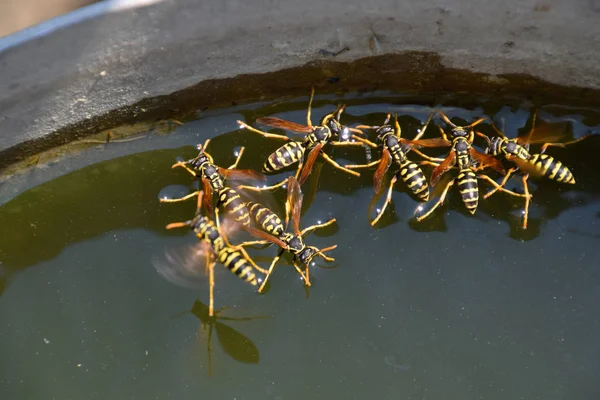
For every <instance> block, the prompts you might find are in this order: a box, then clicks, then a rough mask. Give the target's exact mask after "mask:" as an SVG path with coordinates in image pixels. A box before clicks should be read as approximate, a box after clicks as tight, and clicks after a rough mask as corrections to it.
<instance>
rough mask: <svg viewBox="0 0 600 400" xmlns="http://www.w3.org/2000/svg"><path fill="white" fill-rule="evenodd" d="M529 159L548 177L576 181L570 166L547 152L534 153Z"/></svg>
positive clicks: (565, 181)
mask: <svg viewBox="0 0 600 400" xmlns="http://www.w3.org/2000/svg"><path fill="white" fill-rule="evenodd" d="M528 161H529V162H530V163H531V164H532V165H533V166H534V167H535V169H536V170H537V171H539V172H540V174H542V175H543V176H545V177H546V178H550V179H553V180H555V181H557V182H564V183H570V184H574V183H575V177H573V174H572V173H571V171H569V168H567V167H566V166H565V165H564V164H563V163H561V162H560V161H558V160H556V159H554V158H553V157H551V156H549V155H547V154H533V155H532V156H531V158H530V159H529V160H528Z"/></svg>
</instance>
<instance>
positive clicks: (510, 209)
mask: <svg viewBox="0 0 600 400" xmlns="http://www.w3.org/2000/svg"><path fill="white" fill-rule="evenodd" d="M342 101H344V102H346V103H347V104H349V106H348V108H347V111H346V113H345V114H344V116H343V122H345V123H348V124H355V123H358V122H361V123H367V124H378V123H381V121H382V120H383V118H384V113H385V112H399V113H400V114H402V115H404V117H402V118H401V123H402V128H403V134H404V135H405V136H406V137H408V138H411V137H412V136H414V134H415V133H416V129H418V128H420V126H421V125H422V124H423V123H424V122H425V120H426V118H427V116H428V113H429V110H430V108H429V107H425V106H423V105H422V104H430V105H431V104H432V103H430V100H428V99H426V98H412V97H407V96H398V95H393V94H387V93H383V94H374V95H369V96H361V95H350V94H349V95H346V97H344V98H336V97H331V96H318V97H317V100H316V102H315V109H314V118H315V119H316V118H318V117H320V116H321V115H323V114H325V113H327V112H330V111H331V110H333V108H334V107H335V104H337V103H338V102H342ZM306 102H307V99H306V98H301V99H292V100H285V101H281V102H277V103H273V104H267V103H265V104H256V105H252V106H245V107H238V108H232V109H227V110H218V111H214V112H211V113H204V114H200V115H199V118H198V119H197V120H195V121H193V122H189V123H186V124H185V125H184V126H181V127H179V128H177V129H176V130H175V131H174V132H172V133H171V134H170V135H156V134H148V135H145V136H144V137H143V138H142V139H140V140H137V141H134V142H127V143H109V144H108V145H106V146H97V147H94V148H92V149H89V150H86V151H84V152H81V153H79V154H74V155H71V156H69V157H67V158H66V159H63V160H61V161H60V162H56V163H52V164H48V165H38V166H37V167H36V168H34V169H32V170H30V171H28V172H26V173H24V174H20V175H17V176H15V177H13V178H12V179H9V180H8V181H5V182H4V183H3V186H2V191H1V193H0V195H1V196H2V197H1V201H2V202H3V203H4V204H3V205H2V206H1V207H0V221H2V225H3V229H2V233H0V261H1V262H2V264H1V265H0V276H1V277H2V279H1V280H0V282H1V283H0V290H2V292H1V293H2V295H1V296H0V315H1V316H2V317H1V318H0V354H2V363H1V364H0V396H1V397H2V398H6V399H49V398H56V399H82V398H85V399H106V398H111V399H134V398H138V399H150V398H152V399H170V398H173V399H188V398H189V399H191V398H199V397H202V398H209V399H255V398H256V399H299V398H367V397H369V398H379V399H398V398H402V399H419V400H421V399H440V398H444V399H508V398H510V399H544V400H551V399H565V398H577V399H596V398H598V396H599V395H600V387H599V386H598V384H597V379H596V377H597V375H598V373H600V363H599V362H598V359H599V358H600V342H599V341H598V340H597V338H598V337H600V317H598V315H600V313H599V311H600V269H599V268H598V255H597V252H596V250H594V249H595V246H597V245H598V237H599V236H598V235H599V234H600V224H599V223H598V221H599V219H598V218H599V216H600V213H599V211H600V207H599V204H598V203H599V200H600V195H599V194H600V184H599V182H600V181H599V180H598V178H597V175H596V174H597V171H600V160H599V159H598V157H597V156H596V154H597V151H598V150H599V149H600V141H598V140H597V138H592V139H589V141H587V142H581V143H579V144H576V145H574V146H572V147H571V148H569V149H555V150H551V151H549V152H550V153H551V154H553V155H555V156H556V157H557V158H558V159H560V160H561V161H563V162H565V164H567V165H568V166H569V167H570V168H571V170H572V171H573V172H574V174H575V177H576V179H577V185H575V186H574V187H565V186H564V185H563V186H561V185H560V184H554V183H552V182H547V181H544V182H543V184H540V185H539V186H535V185H532V188H533V190H534V198H533V205H532V209H531V220H530V227H529V229H528V230H527V231H523V230H522V229H520V227H519V226H520V218H519V212H520V210H521V208H522V203H521V202H519V201H514V200H513V199H511V198H509V197H506V196H504V195H498V196H493V197H492V198H491V199H490V200H489V201H481V203H480V207H479V209H478V211H477V213H476V214H475V216H474V217H471V216H468V213H467V212H466V211H465V210H464V207H463V206H462V204H461V202H460V199H459V198H458V196H457V193H456V191H455V190H453V191H452V192H451V194H450V202H449V205H446V206H444V207H443V208H442V209H440V210H439V211H440V212H439V213H437V214H436V215H435V216H434V217H432V218H431V219H430V220H427V221H424V222H422V223H415V222H414V221H411V217H412V212H413V210H414V208H415V207H416V205H417V204H416V203H415V202H414V201H413V200H412V199H411V198H410V197H409V196H408V195H407V194H406V192H405V189H404V188H403V185H402V184H401V183H399V184H397V185H396V187H397V190H395V191H394V196H393V199H394V203H393V205H392V207H391V210H393V211H392V212H390V213H388V214H387V215H386V217H385V218H384V220H383V221H382V223H381V225H379V226H378V228H376V229H373V228H370V227H369V224H368V221H367V218H366V217H367V216H366V208H367V204H368V203H369V201H370V199H371V196H372V173H371V172H364V173H363V176H361V177H360V178H354V177H351V176H346V175H345V174H343V173H340V172H338V171H334V170H333V168H330V167H329V166H328V165H325V166H323V168H322V169H321V176H320V179H319V182H318V185H319V187H318V191H316V194H315V195H314V199H313V201H312V204H311V205H312V206H311V207H309V208H308V209H307V210H306V212H305V214H304V216H303V219H302V224H303V226H306V225H309V224H312V223H315V222H316V221H317V220H326V219H328V218H329V217H331V216H335V217H336V218H337V220H338V228H337V231H336V230H335V229H334V230H328V231H326V232H324V233H323V234H313V235H311V236H310V237H309V239H308V240H307V241H308V242H309V243H310V244H314V245H316V246H320V247H326V246H329V245H331V244H334V243H337V244H338V245H339V247H338V249H337V250H336V251H335V252H334V254H333V255H334V256H335V257H336V261H337V262H336V266H337V268H334V269H323V268H315V269H313V270H312V272H311V275H312V278H313V287H312V288H311V289H310V291H309V292H308V298H307V292H306V291H305V290H304V289H303V286H302V284H301V282H300V281H299V277H298V275H296V273H295V272H294V270H293V269H292V268H291V267H289V266H282V267H280V268H278V269H277V270H276V272H275V274H274V275H273V277H272V278H271V279H272V285H271V287H270V290H269V291H268V293H267V294H265V295H256V294H255V293H253V291H252V289H251V288H249V287H247V286H246V285H245V284H244V283H243V282H240V281H239V280H237V279H236V278H235V277H233V276H231V274H229V273H228V272H226V271H223V272H221V273H218V274H217V278H216V279H217V286H216V303H217V304H216V307H217V308H219V307H222V306H229V307H230V308H229V309H227V310H225V311H223V313H222V315H223V316H226V317H235V318H255V319H251V320H244V321H232V320H219V321H218V325H215V326H214V329H213V332H212V342H211V343H212V371H211V372H212V376H210V377H209V376H208V372H209V371H208V354H207V341H206V339H207V335H208V329H206V330H203V329H201V325H202V324H201V319H200V318H199V317H198V316H200V317H202V318H204V320H205V322H210V321H207V319H206V315H203V314H202V312H203V310H204V309H203V304H206V303H207V301H208V299H207V291H206V290H201V291H195V290H189V289H183V288H180V287H178V286H175V285H172V284H171V283H169V282H167V281H166V280H164V279H163V278H161V277H160V276H159V275H158V274H157V273H156V272H155V271H154V269H153V267H152V265H151V263H150V259H151V258H152V257H153V256H155V255H157V254H160V253H161V252H162V251H163V250H164V249H165V248H166V247H168V246H179V245H184V244H188V243H193V241H194V240H195V239H194V238H193V237H192V236H191V234H190V233H189V232H188V231H186V230H182V231H166V230H164V226H165V225H166V224H167V223H168V222H172V221H183V220H186V219H188V218H189V217H190V216H191V215H192V214H193V209H194V204H193V202H188V203H185V204H159V202H158V198H159V196H161V195H162V194H164V193H170V194H173V195H175V194H183V193H187V192H189V191H190V190H192V189H193V188H194V183H193V181H192V179H190V177H189V175H188V174H187V173H185V171H183V170H171V169H170V165H171V164H172V163H173V162H175V160H177V159H178V158H179V159H187V158H190V157H192V156H193V155H195V150H194V147H193V145H195V144H196V143H200V142H203V141H204V140H205V139H206V138H207V137H213V136H215V135H217V134H222V135H219V136H218V137H216V138H215V139H214V140H213V142H212V143H211V148H209V150H210V153H211V154H212V155H213V157H214V158H215V160H216V162H217V163H218V164H220V165H224V166H228V165H229V164H231V163H232V162H233V160H234V155H233V149H234V148H237V147H239V146H242V145H244V146H246V147H247V153H246V156H245V157H244V159H243V161H242V163H241V164H240V167H241V168H256V169H259V168H260V166H261V165H262V162H263V161H264V159H265V158H266V157H267V156H268V154H269V153H270V152H271V151H273V150H274V149H275V148H277V147H278V146H279V145H280V144H281V143H279V142H273V141H267V140H264V139H261V138H259V137H257V136H256V135H254V134H252V133H247V132H242V131H239V130H237V127H236V124H235V121H236V120H237V119H242V120H246V121H248V122H252V121H253V120H254V119H255V118H256V117H258V116H262V115H275V116H279V117H282V118H287V119H290V120H293V121H296V122H303V121H304V120H305V107H306ZM503 104H510V105H509V106H504V107H503V106H502V105H503ZM443 105H444V106H445V108H443V109H444V110H445V111H447V113H448V114H449V115H451V116H453V117H454V116H456V117H462V118H464V119H467V120H470V118H471V116H475V115H477V116H479V115H481V114H483V113H485V114H487V115H491V116H495V119H496V121H501V120H502V119H503V118H504V119H505V126H506V129H507V131H509V132H513V135H514V130H516V129H518V128H521V127H523V126H525V125H526V123H527V121H528V120H529V117H530V111H531V106H529V105H527V104H526V103H520V102H519V101H517V100H514V99H509V100H503V101H498V100H496V101H492V100H486V99H476V100H475V101H474V100H472V99H465V98H462V97H451V98H447V99H444V101H443ZM449 105H452V106H457V107H458V106H460V107H463V108H453V107H450V106H449ZM540 118H542V119H544V120H553V119H554V120H559V119H560V120H563V119H569V120H570V121H572V128H573V134H574V136H575V137H579V136H581V135H583V134H585V133H586V132H587V131H588V130H591V131H594V130H597V129H598V127H599V126H600V112H599V111H596V110H584V109H570V108H567V107H558V106H553V107H547V108H544V109H543V110H542V111H540ZM482 129H483V131H484V132H489V126H487V127H484V128H482ZM434 135H435V130H433V129H432V130H428V134H427V136H429V137H433V136H434ZM336 154H337V156H338V157H337V158H338V159H339V160H341V162H349V161H350V160H352V161H353V162H355V161H359V162H360V161H363V160H364V151H363V150H360V149H359V150H355V151H351V152H337V153H336ZM373 155H374V156H377V153H376V152H374V154H373ZM283 176H285V175H280V176H275V177H273V178H270V182H276V181H277V180H278V179H281V178H282V177H283ZM314 183H315V180H314V179H313V180H309V182H308V183H307V186H306V187H305V188H304V191H305V198H306V199H307V200H306V201H307V202H309V201H310V198H311V195H310V192H311V188H310V186H311V185H312V184H314ZM514 186H516V184H515V185H514ZM282 196H283V194H282V193H278V194H276V195H275V196H274V199H275V200H281V199H282ZM274 252H275V249H268V250H266V251H264V252H262V253H260V254H261V255H264V256H266V255H273V254H274ZM259 260H260V261H263V262H265V261H266V259H264V258H259ZM222 270H223V268H222V267H219V268H218V271H222ZM192 311H193V312H195V313H196V314H197V316H196V315H194V313H192ZM263 316H264V317H269V318H258V317H263Z"/></svg>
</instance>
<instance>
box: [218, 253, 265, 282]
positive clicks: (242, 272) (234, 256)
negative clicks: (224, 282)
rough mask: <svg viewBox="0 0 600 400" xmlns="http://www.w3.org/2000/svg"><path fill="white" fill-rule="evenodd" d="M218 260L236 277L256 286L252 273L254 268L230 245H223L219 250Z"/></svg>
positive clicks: (254, 276) (255, 279)
mask: <svg viewBox="0 0 600 400" xmlns="http://www.w3.org/2000/svg"><path fill="white" fill-rule="evenodd" d="M219 262H220V263H221V264H223V265H224V266H225V267H226V268H227V269H228V270H230V271H231V272H233V273H234V274H235V276H237V277H238V278H240V279H242V280H244V281H246V282H248V283H249V284H251V285H254V286H256V285H257V284H258V279H257V278H256V274H255V273H254V268H252V265H250V262H248V260H246V259H245V258H244V255H243V254H242V253H241V252H239V251H238V250H236V249H233V248H231V247H224V248H222V249H221V251H220V252H219Z"/></svg>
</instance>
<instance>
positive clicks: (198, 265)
mask: <svg viewBox="0 0 600 400" xmlns="http://www.w3.org/2000/svg"><path fill="white" fill-rule="evenodd" d="M207 254H209V255H210V257H211V259H212V258H213V254H212V249H211V247H210V245H209V244H208V243H206V242H204V241H199V242H197V243H195V244H193V245H187V246H180V247H172V248H167V249H165V251H164V253H163V254H162V255H160V256H156V257H154V258H153V259H152V265H153V266H154V268H155V269H156V271H157V272H158V273H159V275H161V276H162V277H163V278H165V279H166V280H168V281H169V282H171V283H174V284H176V285H178V286H182V287H186V288H192V289H198V288H199V287H201V286H203V285H204V284H206V281H207V274H206V272H207V268H208V265H206V258H207V257H206V255H207Z"/></svg>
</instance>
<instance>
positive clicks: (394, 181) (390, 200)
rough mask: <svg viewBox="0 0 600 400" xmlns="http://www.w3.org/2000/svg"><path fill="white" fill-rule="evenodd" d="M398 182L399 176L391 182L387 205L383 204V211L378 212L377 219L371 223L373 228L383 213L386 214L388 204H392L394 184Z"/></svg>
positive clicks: (395, 176)
mask: <svg viewBox="0 0 600 400" xmlns="http://www.w3.org/2000/svg"><path fill="white" fill-rule="evenodd" d="M396 180H398V176H397V175H394V177H393V178H392V180H391V181H390V186H389V187H388V192H387V195H386V196H385V203H383V206H382V207H381V210H379V211H378V212H377V216H376V217H375V219H374V220H373V221H371V226H375V224H377V222H379V220H380V219H381V217H383V213H385V209H386V208H387V206H388V204H390V203H391V202H392V189H393V188H394V184H395V183H396Z"/></svg>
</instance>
